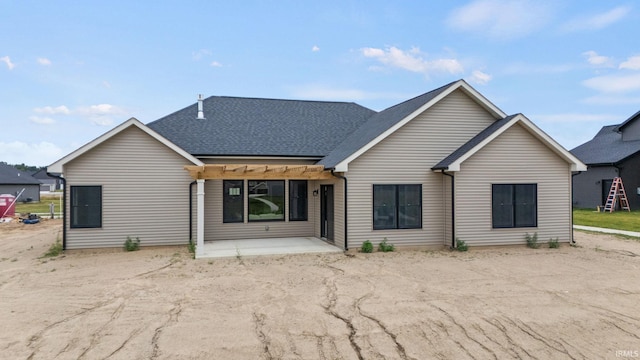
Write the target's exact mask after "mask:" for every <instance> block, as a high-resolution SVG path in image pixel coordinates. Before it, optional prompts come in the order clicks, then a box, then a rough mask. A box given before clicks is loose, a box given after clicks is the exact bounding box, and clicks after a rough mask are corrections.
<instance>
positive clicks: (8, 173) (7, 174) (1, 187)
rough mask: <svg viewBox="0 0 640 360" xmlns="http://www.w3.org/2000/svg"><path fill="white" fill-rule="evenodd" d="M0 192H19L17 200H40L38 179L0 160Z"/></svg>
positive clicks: (16, 194) (14, 193)
mask: <svg viewBox="0 0 640 360" xmlns="http://www.w3.org/2000/svg"><path fill="white" fill-rule="evenodd" d="M23 189H24V191H22V190H23ZM20 192H22V194H20ZM0 194H11V195H13V196H18V194H20V197H19V198H18V200H17V201H19V202H21V201H40V181H38V179H36V178H34V177H33V176H31V175H29V174H28V173H26V172H24V171H20V170H18V169H16V168H15V167H13V166H11V165H7V164H5V163H1V162H0Z"/></svg>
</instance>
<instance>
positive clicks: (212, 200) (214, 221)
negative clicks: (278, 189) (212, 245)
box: [204, 179, 319, 241]
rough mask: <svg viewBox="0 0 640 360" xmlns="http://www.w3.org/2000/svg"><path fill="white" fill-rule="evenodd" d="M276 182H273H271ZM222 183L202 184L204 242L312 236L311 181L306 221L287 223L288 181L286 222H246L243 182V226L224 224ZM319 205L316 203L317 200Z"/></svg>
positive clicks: (215, 181)
mask: <svg viewBox="0 0 640 360" xmlns="http://www.w3.org/2000/svg"><path fill="white" fill-rule="evenodd" d="M273 180H275V179H273ZM222 184H223V180H207V181H205V186H204V187H205V209H204V217H205V219H206V220H205V221H206V222H205V225H204V240H205V241H219V240H238V239H263V238H265V239H266V238H282V237H308V236H314V221H317V220H316V218H317V216H316V213H315V209H316V207H315V206H314V201H317V198H314V197H313V195H312V193H313V189H314V181H309V182H308V184H307V196H308V202H307V204H308V206H309V208H308V220H307V221H288V217H289V208H288V206H289V205H288V204H289V182H288V181H285V204H286V206H285V220H286V221H263V222H248V221H247V219H248V217H247V211H248V206H247V201H248V200H247V193H246V189H247V181H246V180H245V181H244V191H243V197H244V199H243V201H244V223H224V222H223V218H222V215H223V187H222ZM317 202H318V203H319V201H317Z"/></svg>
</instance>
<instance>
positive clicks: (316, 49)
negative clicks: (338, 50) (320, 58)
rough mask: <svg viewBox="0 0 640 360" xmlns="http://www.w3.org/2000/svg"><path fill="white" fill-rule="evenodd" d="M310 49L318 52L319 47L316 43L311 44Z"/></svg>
mask: <svg viewBox="0 0 640 360" xmlns="http://www.w3.org/2000/svg"><path fill="white" fill-rule="evenodd" d="M311 51H313V52H318V51H320V48H319V47H318V45H313V47H312V48H311Z"/></svg>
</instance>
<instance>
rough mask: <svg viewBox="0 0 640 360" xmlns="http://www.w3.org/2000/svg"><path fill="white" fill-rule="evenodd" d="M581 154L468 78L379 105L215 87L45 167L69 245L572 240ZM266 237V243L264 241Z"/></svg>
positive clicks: (343, 246) (117, 129)
mask: <svg viewBox="0 0 640 360" xmlns="http://www.w3.org/2000/svg"><path fill="white" fill-rule="evenodd" d="M584 170H586V166H585V165H584V164H583V163H582V162H580V160H578V159H577V158H576V157H575V156H573V155H572V154H571V153H569V152H568V151H567V150H565V149H564V148H563V147H562V146H560V145H559V144H558V143H557V142H556V141H554V140H553V139H552V138H550V137H549V136H548V135H547V134H545V133H544V132H543V131H541V130H540V129H539V128H538V127H537V126H536V125H534V124H533V123H532V122H531V121H530V120H529V119H527V118H526V117H525V116H524V115H522V114H516V115H507V114H505V113H504V112H503V111H502V110H500V109H499V108H497V107H496V106H495V105H494V104H492V103H491V102H490V101H489V100H487V99H486V98H485V97H484V96H482V95H481V94H480V93H479V92H478V91H476V90H475V89H474V88H473V87H471V86H470V85H469V84H468V83H466V82H465V81H463V80H459V81H456V82H453V83H450V84H447V85H445V86H442V87H440V88H438V89H435V90H432V91H430V92H427V93H425V94H423V95H420V96H417V97H415V98H412V99H409V100H407V101H404V102H402V103H399V104H397V105H394V106H392V107H390V108H388V109H385V110H383V111H380V112H376V111H373V110H370V109H367V108H364V107H362V106H360V105H357V104H354V103H345V102H324V101H299V100H278V99H256V98H238V97H220V96H212V97H209V98H206V99H202V98H200V99H199V100H198V101H197V102H196V103H194V104H192V105H190V106H188V107H186V108H184V109H181V110H178V111H176V112H174V113H172V114H170V115H167V116H165V117H163V118H161V119H159V120H156V121H154V122H151V123H149V124H146V125H145V124H143V123H141V122H140V121H138V120H136V119H133V118H132V119H130V120H128V121H126V122H124V123H122V124H120V125H118V126H117V127H115V128H114V129H112V130H110V131H109V132H107V133H105V134H104V135H102V136H101V137H99V138H97V139H95V140H93V141H92V142H90V143H88V144H86V145H85V146H83V147H81V148H79V149H78V150H76V151H74V152H73V153H71V154H69V155H67V156H66V157H64V158H62V159H60V160H59V161H57V162H55V163H54V164H52V165H50V166H49V167H48V172H49V173H56V174H62V176H63V177H64V179H65V180H66V181H65V182H66V184H65V193H66V194H65V198H66V200H67V201H66V204H67V205H66V209H65V214H66V216H65V224H64V247H65V248H66V249H79V248H92V247H121V246H122V244H123V243H124V241H125V239H126V237H127V236H133V237H139V238H140V240H141V245H143V246H151V245H178V244H186V243H187V242H188V240H189V239H190V238H191V239H193V240H194V241H196V243H197V251H196V256H200V255H202V254H203V253H202V251H203V249H204V243H205V242H210V241H225V240H233V239H269V238H282V237H316V238H319V239H323V240H325V241H327V242H329V243H332V244H334V245H335V246H337V247H339V248H340V249H344V250H348V249H354V248H358V247H360V246H361V245H362V243H363V242H364V241H366V240H370V241H371V242H372V243H374V244H377V243H379V242H381V241H383V240H384V239H386V240H387V241H388V242H389V243H392V244H394V245H396V246H397V247H404V246H406V247H427V246H455V243H456V241H457V239H460V240H464V241H465V242H466V243H467V244H469V245H470V246H483V245H507V244H524V243H525V234H526V233H530V234H533V233H537V234H538V236H539V238H540V239H541V240H546V239H549V238H554V239H555V238H558V239H559V240H560V241H561V242H569V241H571V240H572V222H571V175H572V173H573V172H576V171H584ZM265 241H268V240H265Z"/></svg>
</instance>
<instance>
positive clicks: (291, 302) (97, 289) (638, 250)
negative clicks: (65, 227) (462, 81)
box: [0, 220, 640, 359]
mask: <svg viewBox="0 0 640 360" xmlns="http://www.w3.org/2000/svg"><path fill="white" fill-rule="evenodd" d="M60 228H61V226H60V222H59V221H58V220H55V221H54V220H50V221H45V222H43V223H41V224H37V225H23V224H17V223H10V224H0V358H2V359H508V358H520V359H529V358H533V359H606V358H610V359H616V358H624V357H634V354H635V357H638V356H640V354H638V352H640V242H639V241H634V240H625V239H620V238H615V237H612V236H605V235H593V234H587V233H581V232H576V239H577V241H578V247H569V246H563V247H562V248H560V249H548V248H540V249H537V250H534V249H529V248H525V247H522V248H513V247H511V248H504V249H500V248H498V249H496V248H494V249H485V250H474V249H471V250H470V251H469V252H467V253H457V252H449V251H439V252H424V251H423V252H419V251H405V252H396V253H375V254H356V255H355V256H346V255H343V254H323V255H295V256H290V255H289V256H271V257H260V258H240V259H237V258H232V259H224V260H217V259H216V260H192V259H191V257H190V254H189V253H188V251H187V248H186V246H185V247H182V248H161V249H158V248H156V249H143V250H141V251H137V252H123V251H121V250H110V251H85V252H72V253H67V254H64V255H61V256H59V257H56V258H42V257H41V256H42V255H43V254H44V253H45V252H46V251H47V249H48V248H49V246H50V245H51V244H52V243H53V242H54V241H55V239H56V237H58V236H60V232H61V230H60Z"/></svg>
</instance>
